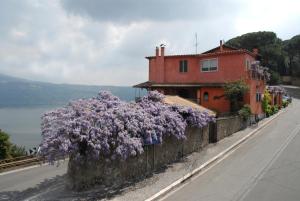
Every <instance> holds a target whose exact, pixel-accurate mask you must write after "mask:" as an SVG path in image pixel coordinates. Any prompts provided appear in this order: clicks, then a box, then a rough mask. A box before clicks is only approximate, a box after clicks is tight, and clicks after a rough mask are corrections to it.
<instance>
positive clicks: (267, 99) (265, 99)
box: [261, 90, 272, 113]
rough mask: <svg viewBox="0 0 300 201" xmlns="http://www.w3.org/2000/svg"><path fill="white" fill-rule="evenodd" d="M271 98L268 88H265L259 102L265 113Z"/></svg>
mask: <svg viewBox="0 0 300 201" xmlns="http://www.w3.org/2000/svg"><path fill="white" fill-rule="evenodd" d="M271 100H272V98H271V94H270V93H269V92H268V90H265V91H264V97H263V99H262V103H261V106H262V109H263V111H264V112H265V113H267V109H268V106H270V103H271Z"/></svg>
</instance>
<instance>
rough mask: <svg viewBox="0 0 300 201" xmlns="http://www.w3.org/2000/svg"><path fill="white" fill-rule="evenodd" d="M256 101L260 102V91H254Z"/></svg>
mask: <svg viewBox="0 0 300 201" xmlns="http://www.w3.org/2000/svg"><path fill="white" fill-rule="evenodd" d="M256 102H261V93H259V92H256Z"/></svg>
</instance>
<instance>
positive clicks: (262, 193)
mask: <svg viewBox="0 0 300 201" xmlns="http://www.w3.org/2000/svg"><path fill="white" fill-rule="evenodd" d="M292 90H293V95H294V96H296V98H297V99H296V98H294V100H293V103H292V105H291V106H289V108H288V109H287V111H286V112H285V113H284V114H282V115H280V116H279V117H278V118H277V119H276V120H274V121H273V122H271V123H270V124H269V125H268V126H267V127H266V128H264V129H262V130H261V131H260V132H258V133H257V134H256V135H255V136H253V137H252V138H251V139H249V140H248V141H247V142H246V143H245V144H243V145H242V146H240V147H239V148H238V149H237V150H235V151H234V152H233V153H232V154H230V155H229V156H227V157H226V158H225V159H224V160H222V161H221V162H219V163H217V164H216V165H214V166H212V167H211V168H209V169H207V170H206V171H205V172H203V173H202V174H200V175H198V176H196V177H195V178H193V179H192V180H190V181H188V182H187V183H186V184H184V185H182V186H181V187H179V188H177V189H175V190H174V191H173V192H171V193H169V194H168V195H166V196H165V197H164V198H162V200H165V201H177V200H178V201H179V200H180V201H182V200H186V201H188V200H189V201H193V200H195V201H196V200H197V201H201V200H203V201H227V200H228V201H229V200H230V201H237V200H240V201H284V200H288V201H299V200H300V100H299V99H298V98H299V97H300V95H299V94H300V90H299V89H292Z"/></svg>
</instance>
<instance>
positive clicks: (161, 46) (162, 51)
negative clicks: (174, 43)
mask: <svg viewBox="0 0 300 201" xmlns="http://www.w3.org/2000/svg"><path fill="white" fill-rule="evenodd" d="M160 56H161V57H164V56H165V46H164V45H160Z"/></svg>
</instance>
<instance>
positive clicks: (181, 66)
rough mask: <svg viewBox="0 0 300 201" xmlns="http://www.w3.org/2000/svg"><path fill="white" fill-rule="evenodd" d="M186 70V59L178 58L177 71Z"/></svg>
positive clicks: (183, 71)
mask: <svg viewBox="0 0 300 201" xmlns="http://www.w3.org/2000/svg"><path fill="white" fill-rule="evenodd" d="M187 71H188V61H187V60H180V61H179V72H181V73H186V72H187Z"/></svg>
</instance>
